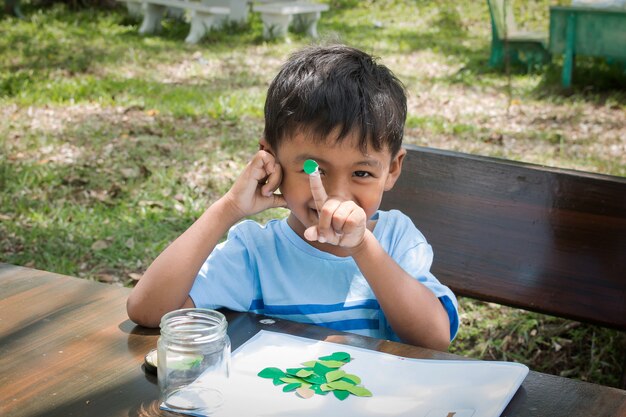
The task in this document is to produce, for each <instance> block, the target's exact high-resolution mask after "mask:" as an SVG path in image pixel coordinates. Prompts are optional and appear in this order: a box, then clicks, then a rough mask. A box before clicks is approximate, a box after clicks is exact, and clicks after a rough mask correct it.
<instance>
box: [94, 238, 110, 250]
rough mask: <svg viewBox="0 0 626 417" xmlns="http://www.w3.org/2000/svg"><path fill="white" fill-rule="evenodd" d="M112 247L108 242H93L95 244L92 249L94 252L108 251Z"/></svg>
mask: <svg viewBox="0 0 626 417" xmlns="http://www.w3.org/2000/svg"><path fill="white" fill-rule="evenodd" d="M109 245H110V243H109V242H107V241H106V240H96V241H95V242H93V244H92V245H91V249H92V250H102V249H106V248H108V247H109Z"/></svg>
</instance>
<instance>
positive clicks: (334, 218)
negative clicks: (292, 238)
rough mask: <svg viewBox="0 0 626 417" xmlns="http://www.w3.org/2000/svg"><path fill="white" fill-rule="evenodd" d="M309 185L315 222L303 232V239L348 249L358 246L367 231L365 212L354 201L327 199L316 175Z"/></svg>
mask: <svg viewBox="0 0 626 417" xmlns="http://www.w3.org/2000/svg"><path fill="white" fill-rule="evenodd" d="M310 183H311V193H312V194H313V199H314V200H315V205H316V207H317V211H318V213H319V222H318V224H317V225H314V226H311V227H309V228H308V229H306V230H305V231H304V237H305V238H307V239H308V240H310V241H315V240H316V241H318V242H320V243H328V244H331V245H336V246H341V247H344V248H348V249H349V248H354V247H356V246H358V245H359V244H360V243H361V242H362V241H363V238H364V236H365V230H366V228H367V216H366V215H365V211H364V210H363V209H362V208H361V207H360V206H358V205H357V204H356V203H355V202H354V201H350V200H348V201H342V200H337V199H336V198H329V197H328V195H327V194H326V190H325V189H324V185H323V184H322V179H321V178H320V176H319V175H311V176H310Z"/></svg>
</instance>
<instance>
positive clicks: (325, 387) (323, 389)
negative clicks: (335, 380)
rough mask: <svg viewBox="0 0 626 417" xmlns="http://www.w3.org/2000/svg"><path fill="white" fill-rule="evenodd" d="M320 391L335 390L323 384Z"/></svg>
mask: <svg viewBox="0 0 626 417" xmlns="http://www.w3.org/2000/svg"><path fill="white" fill-rule="evenodd" d="M320 390H322V391H325V392H326V391H332V390H333V389H332V388H331V387H329V386H328V384H321V385H320Z"/></svg>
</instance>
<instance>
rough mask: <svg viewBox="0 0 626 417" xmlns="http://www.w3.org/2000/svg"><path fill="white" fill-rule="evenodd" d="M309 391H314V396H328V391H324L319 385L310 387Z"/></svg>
mask: <svg viewBox="0 0 626 417" xmlns="http://www.w3.org/2000/svg"><path fill="white" fill-rule="evenodd" d="M311 389H312V390H313V391H315V393H316V394H319V395H328V393H329V392H330V391H324V390H323V389H322V386H321V385H312V386H311Z"/></svg>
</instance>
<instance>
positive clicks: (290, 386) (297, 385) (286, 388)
mask: <svg viewBox="0 0 626 417" xmlns="http://www.w3.org/2000/svg"><path fill="white" fill-rule="evenodd" d="M300 385H302V384H301V383H299V382H298V383H293V384H287V385H285V386H284V387H283V392H291V391H295V390H296V388H300Z"/></svg>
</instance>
